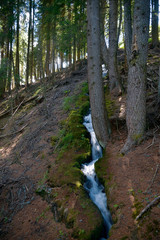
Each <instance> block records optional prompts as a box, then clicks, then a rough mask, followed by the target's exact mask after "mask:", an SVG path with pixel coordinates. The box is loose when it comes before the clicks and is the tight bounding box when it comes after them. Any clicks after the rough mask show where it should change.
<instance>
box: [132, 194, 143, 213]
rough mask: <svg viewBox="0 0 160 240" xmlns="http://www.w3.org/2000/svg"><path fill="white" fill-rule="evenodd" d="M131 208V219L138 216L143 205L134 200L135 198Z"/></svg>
mask: <svg viewBox="0 0 160 240" xmlns="http://www.w3.org/2000/svg"><path fill="white" fill-rule="evenodd" d="M133 208H134V211H133V213H132V216H133V218H136V217H137V216H138V214H139V213H140V211H141V209H142V208H143V205H142V203H141V202H139V201H138V200H137V199H136V198H135V202H134V204H133Z"/></svg>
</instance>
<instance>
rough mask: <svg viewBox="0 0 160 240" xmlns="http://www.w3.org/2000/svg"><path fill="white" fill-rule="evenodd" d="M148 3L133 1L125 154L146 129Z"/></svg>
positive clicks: (123, 150) (140, 138)
mask: <svg viewBox="0 0 160 240" xmlns="http://www.w3.org/2000/svg"><path fill="white" fill-rule="evenodd" d="M149 7H150V1H149V0H146V1H139V0H135V4H134V26H133V38H132V54H131V59H130V62H129V73H128V88H127V109H126V122H127V128H128V138H127V141H126V143H125V145H124V147H123V149H122V153H126V152H127V151H129V150H130V149H131V147H132V146H133V145H134V144H137V143H139V142H140V141H141V140H142V139H143V136H144V132H145V127H146V61H147V51H148V35H149V34H148V33H149Z"/></svg>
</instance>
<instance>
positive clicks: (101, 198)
mask: <svg viewBox="0 0 160 240" xmlns="http://www.w3.org/2000/svg"><path fill="white" fill-rule="evenodd" d="M83 124H84V126H85V127H86V128H87V130H88V132H89V133H90V135H91V146H92V160H91V162H90V163H86V164H83V165H82V169H81V170H82V172H83V173H84V175H85V176H86V177H87V181H86V183H85V184H84V188H85V189H86V190H87V191H88V193H89V196H90V198H91V200H92V201H93V203H94V204H95V205H96V206H97V207H98V208H99V210H100V212H101V214H102V216H103V219H104V224H105V227H106V237H107V235H108V232H109V229H110V228H111V226H112V221H111V215H110V212H109V211H108V209H107V197H106V194H105V192H104V187H103V186H102V184H100V183H99V181H98V178H97V176H96V173H95V166H94V165H95V162H97V161H98V159H99V158H101V157H102V148H101V146H100V145H99V143H98V141H97V138H96V135H95V132H94V129H93V126H92V119H91V114H88V115H87V116H85V117H84V123H83ZM102 239H105V238H102Z"/></svg>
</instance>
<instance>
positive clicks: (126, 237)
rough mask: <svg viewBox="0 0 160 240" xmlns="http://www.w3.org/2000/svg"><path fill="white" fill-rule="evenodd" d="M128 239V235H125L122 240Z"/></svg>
mask: <svg viewBox="0 0 160 240" xmlns="http://www.w3.org/2000/svg"><path fill="white" fill-rule="evenodd" d="M126 239H129V238H128V236H124V237H122V238H121V239H120V240H126Z"/></svg>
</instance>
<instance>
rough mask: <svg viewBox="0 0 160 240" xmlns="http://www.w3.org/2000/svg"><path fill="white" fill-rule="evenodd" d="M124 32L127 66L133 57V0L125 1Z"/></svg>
mask: <svg viewBox="0 0 160 240" xmlns="http://www.w3.org/2000/svg"><path fill="white" fill-rule="evenodd" d="M124 31H125V49H126V56H127V64H128V66H129V59H130V56H131V44H132V18H131V0H124Z"/></svg>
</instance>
